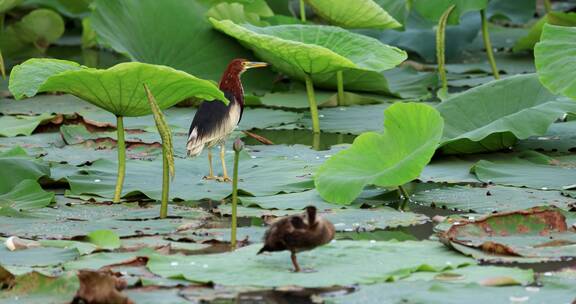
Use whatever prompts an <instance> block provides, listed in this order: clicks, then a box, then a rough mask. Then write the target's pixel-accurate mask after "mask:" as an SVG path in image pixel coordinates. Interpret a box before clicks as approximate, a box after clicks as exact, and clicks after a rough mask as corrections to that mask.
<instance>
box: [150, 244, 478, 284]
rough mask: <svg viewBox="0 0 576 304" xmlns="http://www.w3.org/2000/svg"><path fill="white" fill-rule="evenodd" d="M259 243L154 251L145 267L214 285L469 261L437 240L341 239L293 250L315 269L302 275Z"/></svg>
mask: <svg viewBox="0 0 576 304" xmlns="http://www.w3.org/2000/svg"><path fill="white" fill-rule="evenodd" d="M261 246H262V244H254V245H250V246H246V247H242V248H240V249H237V250H235V251H231V252H225V253H219V254H205V255H189V256H184V255H171V256H164V255H159V254H154V255H152V256H150V257H149V258H150V259H149V260H148V264H147V267H148V269H149V270H150V271H151V272H153V273H155V274H157V275H160V276H162V277H183V278H185V279H187V280H190V281H194V282H202V283H207V282H213V283H215V284H219V285H220V284H221V285H235V286H238V285H240V286H267V287H272V286H288V285H291V286H293V285H296V286H303V287H328V286H337V285H339V286H347V285H352V284H357V283H366V284H372V283H376V282H390V281H395V280H396V279H399V278H406V277H408V276H410V275H411V274H413V273H418V272H422V271H425V272H441V271H444V270H448V269H454V268H458V267H463V266H467V265H470V264H472V259H470V258H468V257H464V256H462V255H457V254H454V253H453V252H451V251H450V250H449V249H447V248H445V246H443V245H441V244H440V243H438V242H432V241H419V242H415V241H405V242H398V241H389V242H377V241H376V242H374V241H372V242H370V241H345V240H342V241H336V242H334V243H330V244H327V245H325V246H322V247H320V248H317V249H315V250H313V251H310V252H307V253H302V254H299V255H298V261H299V263H300V265H301V266H303V267H306V268H313V269H314V270H316V271H314V272H310V273H303V272H292V271H290V270H289V269H290V266H291V264H290V258H289V253H288V252H278V253H273V254H268V255H264V254H262V255H256V253H257V251H258V249H260V248H261ZM374 257H377V258H378V259H377V260H374ZM369 261H373V262H369ZM230 269H235V270H236V271H234V272H231V271H229V270H230Z"/></svg>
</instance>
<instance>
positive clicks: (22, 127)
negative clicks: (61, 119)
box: [0, 113, 56, 137]
mask: <svg viewBox="0 0 576 304" xmlns="http://www.w3.org/2000/svg"><path fill="white" fill-rule="evenodd" d="M55 117H56V115H52V114H48V113H44V114H41V115H38V116H25V115H17V116H0V136H6V137H13V136H18V135H31V134H32V132H34V130H36V128H37V127H38V126H39V125H41V124H44V123H48V122H50V121H51V120H52V119H54V118H55Z"/></svg>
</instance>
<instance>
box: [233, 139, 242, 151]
mask: <svg viewBox="0 0 576 304" xmlns="http://www.w3.org/2000/svg"><path fill="white" fill-rule="evenodd" d="M232 147H233V148H234V151H235V152H240V151H242V149H244V142H242V140H241V139H240V138H237V139H236V140H235V141H234V145H233V146H232Z"/></svg>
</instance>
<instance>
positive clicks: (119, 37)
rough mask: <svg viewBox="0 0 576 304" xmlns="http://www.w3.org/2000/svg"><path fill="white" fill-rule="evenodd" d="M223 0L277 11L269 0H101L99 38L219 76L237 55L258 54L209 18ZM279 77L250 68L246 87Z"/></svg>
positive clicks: (149, 58)
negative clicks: (211, 9)
mask: <svg viewBox="0 0 576 304" xmlns="http://www.w3.org/2000/svg"><path fill="white" fill-rule="evenodd" d="M221 2H239V3H241V4H243V5H244V10H245V12H248V13H257V14H258V15H260V16H264V15H271V14H272V12H271V11H269V8H268V11H267V8H266V7H267V6H266V3H262V2H263V1H253V0H241V1H227V0H226V1H216V0H193V1H187V0H185V1H182V0H162V1H158V0H123V1H108V0H96V1H94V3H93V6H94V11H93V14H92V16H91V17H90V18H91V24H92V28H93V29H94V31H96V33H98V40H99V42H100V43H102V44H104V45H106V46H109V47H111V48H112V49H114V50H115V51H117V52H119V53H122V54H125V55H127V56H128V57H129V58H130V59H132V60H133V61H140V62H146V63H152V64H161V65H166V66H170V67H173V68H175V69H178V70H182V71H185V72H187V73H190V74H193V75H196V76H198V77H201V78H204V79H210V80H214V81H218V80H220V77H221V76H222V72H223V71H224V70H225V69H226V67H227V65H228V63H229V62H230V61H231V60H232V59H234V58H250V57H252V56H253V55H252V54H251V53H250V52H249V51H247V50H246V49H244V48H242V47H241V46H240V45H239V44H238V43H236V42H235V41H232V40H230V39H228V37H226V36H224V35H222V34H220V33H218V32H216V31H214V30H213V28H212V26H211V25H210V23H209V22H208V21H207V20H206V12H207V10H208V9H209V7H210V5H211V4H217V3H221ZM127 16H130V17H129V18H127ZM152 20H153V21H154V22H151V21H152ZM273 78H274V77H273V76H272V73H271V72H270V69H258V70H254V71H250V73H246V74H245V75H244V76H243V83H244V85H245V89H246V91H245V92H246V93H249V92H250V91H249V90H253V89H254V88H268V87H269V86H271V83H272V79H273ZM152 91H153V93H154V95H155V96H156V92H155V91H154V90H152ZM156 97H157V98H158V100H160V98H159V96H156Z"/></svg>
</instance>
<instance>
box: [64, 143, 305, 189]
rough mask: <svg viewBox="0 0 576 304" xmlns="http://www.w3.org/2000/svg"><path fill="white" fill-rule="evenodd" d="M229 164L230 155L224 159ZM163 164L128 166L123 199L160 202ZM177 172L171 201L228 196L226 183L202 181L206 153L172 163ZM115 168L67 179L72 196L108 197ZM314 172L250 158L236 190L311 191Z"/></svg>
mask: <svg viewBox="0 0 576 304" xmlns="http://www.w3.org/2000/svg"><path fill="white" fill-rule="evenodd" d="M226 159H227V163H228V164H232V163H233V162H232V155H230V154H228V156H227V157H226ZM161 162H162V160H161V159H156V160H154V161H136V160H134V161H127V167H128V168H130V170H129V171H128V172H126V181H125V183H124V188H123V193H122V195H123V197H128V196H130V195H137V194H142V193H143V194H144V195H146V196H147V197H149V198H153V199H160V198H161V192H162V189H161V185H162V183H161V179H162V174H160V173H161V170H162V169H161V168H162V165H161ZM175 164H176V167H177V168H179V169H178V170H177V172H176V176H175V178H174V181H173V182H172V187H171V188H172V191H171V192H170V196H171V198H178V199H183V200H199V199H203V198H210V199H216V200H220V199H223V198H225V197H227V196H228V195H230V193H231V191H232V189H231V187H230V184H228V183H220V182H217V181H210V180H204V179H203V177H204V176H205V175H206V174H207V173H208V161H207V158H206V153H204V155H203V156H201V157H196V158H194V159H176V161H175ZM115 168H116V163H115V162H114V161H109V160H98V161H95V162H94V163H93V164H92V165H91V166H87V167H84V168H82V169H81V170H80V171H78V173H77V174H75V175H73V176H70V177H68V178H67V180H68V182H69V183H70V189H71V193H70V194H74V195H82V194H87V195H96V196H100V197H104V198H112V196H113V194H114V185H115V181H116V169H115ZM214 168H215V173H216V174H221V173H220V172H221V169H220V168H221V167H220V164H219V163H218V162H215V163H214ZM313 169H314V167H311V166H309V164H308V163H306V162H303V161H300V160H286V159H280V158H249V157H243V158H242V160H240V167H239V174H240V181H239V183H238V189H241V190H242V191H243V192H244V193H246V194H249V195H256V196H261V195H273V194H277V193H280V192H288V193H290V192H299V191H305V190H308V189H310V188H313V183H312V179H311V171H312V170H313Z"/></svg>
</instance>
